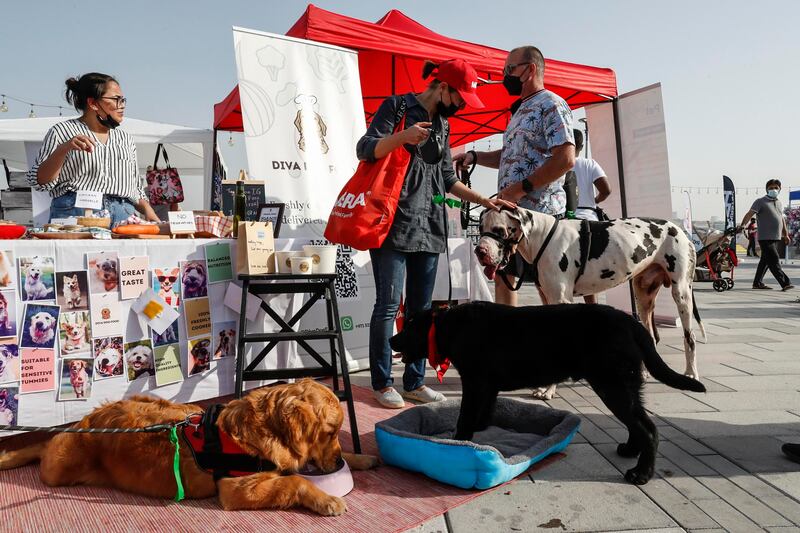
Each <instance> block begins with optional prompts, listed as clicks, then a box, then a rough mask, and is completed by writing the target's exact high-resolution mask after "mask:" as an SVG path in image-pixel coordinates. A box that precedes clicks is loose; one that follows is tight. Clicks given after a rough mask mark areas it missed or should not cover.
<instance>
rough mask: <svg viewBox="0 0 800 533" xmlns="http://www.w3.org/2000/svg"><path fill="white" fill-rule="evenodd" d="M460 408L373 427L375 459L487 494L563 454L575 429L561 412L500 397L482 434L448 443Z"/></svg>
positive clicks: (411, 412) (433, 407) (429, 408)
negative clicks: (376, 446)
mask: <svg viewBox="0 0 800 533" xmlns="http://www.w3.org/2000/svg"><path fill="white" fill-rule="evenodd" d="M460 408H461V401H460V400H446V401H443V402H436V403H433V404H427V405H420V406H418V407H413V408H411V409H408V410H407V411H404V412H402V413H400V414H399V415H397V416H395V417H392V418H390V419H388V420H384V421H383V422H379V423H377V424H375V439H376V440H377V442H378V450H379V451H380V454H381V458H382V459H383V461H384V462H385V463H386V464H390V465H394V466H398V467H400V468H404V469H406V470H412V471H414V472H421V473H423V474H425V475H426V476H428V477H432V478H433V479H436V480H438V481H441V482H443V483H447V484H450V485H455V486H456V487H461V488H463V489H470V488H476V489H488V488H490V487H494V486H496V485H499V484H501V483H505V482H506V481H509V480H511V479H513V478H514V477H516V476H518V475H519V474H521V473H522V472H524V471H525V470H527V469H528V468H529V467H530V466H531V465H532V464H534V463H536V462H538V461H541V460H542V459H544V458H545V457H547V456H548V455H550V454H553V453H556V452H560V451H561V450H563V449H564V448H566V447H567V445H568V444H569V443H570V441H571V440H572V437H574V436H575V433H576V432H577V431H578V427H579V426H580V418H578V417H577V416H576V415H574V414H572V413H569V412H567V411H559V410H556V409H550V408H549V407H544V406H542V405H536V404H530V403H525V402H522V401H520V400H514V399H511V398H505V397H502V396H501V397H498V398H497V406H496V408H495V411H494V415H493V417H492V421H491V424H490V425H489V427H488V428H486V429H485V430H484V431H480V432H478V433H476V434H475V435H474V437H473V440H472V441H460V440H453V439H452V436H453V434H454V433H455V428H456V421H457V420H458V413H459V409H460Z"/></svg>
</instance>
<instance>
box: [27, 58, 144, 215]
mask: <svg viewBox="0 0 800 533" xmlns="http://www.w3.org/2000/svg"><path fill="white" fill-rule="evenodd" d="M65 83H66V85H67V91H66V99H67V101H68V102H69V103H71V104H72V105H74V106H75V109H76V110H78V111H80V112H82V115H81V116H80V117H78V118H74V119H70V120H66V121H64V122H60V123H58V124H56V125H54V126H53V127H52V128H50V130H49V131H48V132H47V135H45V138H44V143H43V145H42V149H41V150H40V151H39V155H38V156H37V158H36V162H35V163H34V165H33V167H31V169H30V171H29V172H28V181H29V182H30V183H31V186H33V187H35V188H37V189H38V190H41V191H47V192H49V193H50V196H52V197H53V200H52V203H51V204H50V219H51V220H52V219H54V218H66V217H74V216H83V215H84V214H85V213H86V208H85V207H76V206H75V200H76V196H77V192H78V191H94V192H101V193H103V208H104V209H107V210H108V211H109V213H110V214H111V224H112V227H113V226H116V225H117V224H119V223H120V222H122V221H123V220H125V219H127V218H128V217H129V216H130V215H132V214H133V213H134V212H135V211H136V210H139V211H140V212H141V213H142V214H143V215H144V216H145V217H146V218H147V220H151V221H155V222H157V221H158V216H157V215H156V214H155V212H153V208H152V207H150V204H149V203H148V201H147V197H146V196H145V192H144V187H143V183H142V180H141V179H140V178H139V172H138V166H137V162H136V145H135V144H134V142H133V138H132V137H131V136H130V135H129V134H127V133H125V132H124V131H122V130H119V129H117V126H119V125H120V123H121V122H122V120H123V118H124V115H125V103H126V100H125V97H124V96H123V95H122V89H121V88H120V86H119V83H117V80H115V79H114V78H113V77H111V76H109V75H107V74H100V73H97V72H91V73H88V74H84V75H83V76H81V77H80V78H78V79H76V78H70V79H68V80H67V81H66V82H65Z"/></svg>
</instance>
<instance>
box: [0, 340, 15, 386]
mask: <svg viewBox="0 0 800 533" xmlns="http://www.w3.org/2000/svg"><path fill="white" fill-rule="evenodd" d="M14 381H19V347H18V346H17V339H13V338H12V339H0V383H11V382H14Z"/></svg>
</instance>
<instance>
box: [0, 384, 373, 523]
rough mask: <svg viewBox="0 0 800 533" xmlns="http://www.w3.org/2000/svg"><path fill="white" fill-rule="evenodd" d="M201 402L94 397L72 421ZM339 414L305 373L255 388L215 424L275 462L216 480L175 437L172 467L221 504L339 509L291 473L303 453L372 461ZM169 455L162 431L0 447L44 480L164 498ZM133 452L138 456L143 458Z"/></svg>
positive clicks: (115, 418) (126, 422)
mask: <svg viewBox="0 0 800 533" xmlns="http://www.w3.org/2000/svg"><path fill="white" fill-rule="evenodd" d="M200 411H202V409H201V408H199V407H198V406H196V405H189V404H177V403H173V402H170V401H167V400H161V399H157V398H153V397H148V396H134V397H132V398H130V399H127V400H121V401H118V402H113V403H107V404H105V405H103V406H101V407H98V408H97V409H95V410H94V411H92V412H91V413H90V414H88V415H87V416H85V417H84V418H83V419H82V420H81V421H80V422H78V423H76V424H75V427H81V428H90V427H98V428H100V427H103V428H107V427H131V428H132V427H144V426H149V425H152V424H162V423H165V422H178V421H182V420H184V419H186V417H187V416H189V415H191V414H193V413H198V412H200ZM343 418H344V414H343V413H342V408H341V406H340V405H339V400H338V399H337V398H336V396H335V395H334V394H333V392H331V390H330V389H328V388H327V387H326V386H324V385H322V384H320V383H317V382H316V381H313V380H310V379H304V380H302V381H300V382H298V383H292V384H287V385H276V386H273V387H265V388H261V389H257V390H254V391H251V392H250V393H249V394H248V395H247V396H245V397H244V398H242V399H239V400H233V401H231V402H230V403H228V404H227V405H226V406H225V409H223V411H222V413H221V414H220V416H219V419H218V421H217V426H218V427H219V428H220V429H221V430H222V431H224V432H226V433H227V434H228V435H230V437H231V438H232V439H233V441H234V442H236V444H238V445H239V446H240V447H241V448H242V449H243V450H244V451H245V452H247V453H248V454H250V455H254V456H258V457H261V458H263V459H268V460H269V461H272V462H273V463H274V464H275V465H276V466H277V469H276V470H274V471H269V472H259V473H256V474H250V475H247V476H243V477H230V478H222V479H220V480H219V481H218V482H216V483H215V482H214V479H213V477H212V475H211V474H209V473H206V472H205V471H203V470H201V469H200V468H199V467H198V466H197V464H196V463H195V461H194V459H193V458H192V454H191V452H190V450H189V449H188V448H187V446H186V445H185V444H184V443H183V441H181V449H180V469H181V478H182V479H183V484H184V488H185V492H186V497H187V498H210V497H211V496H214V495H215V494H216V495H217V497H218V498H219V501H220V503H221V504H222V507H223V508H224V509H226V510H229V511H232V510H238V509H286V508H290V507H295V506H301V507H305V508H307V509H309V510H311V511H314V512H316V513H319V514H321V515H324V516H335V515H340V514H342V513H344V512H345V511H346V510H347V506H346V505H345V502H344V500H343V499H341V498H337V497H335V496H331V495H329V494H327V493H325V492H323V491H322V490H320V489H319V488H317V486H316V485H314V484H313V483H311V482H310V481H308V480H307V479H305V478H304V477H301V476H299V475H295V473H296V472H297V471H298V469H299V468H301V467H302V466H304V465H305V464H306V463H309V462H311V463H312V464H313V465H315V466H316V467H317V468H319V469H321V470H322V471H323V472H332V471H333V470H335V468H336V463H337V461H338V459H339V458H340V457H342V458H344V460H345V461H347V463H348V465H349V466H350V468H351V469H353V470H366V469H368V468H372V467H374V466H376V465H377V462H378V461H377V458H376V457H374V456H369V455H355V454H347V453H342V449H341V447H340V445H339V428H340V427H341V425H342V420H343ZM173 455H174V448H173V447H172V445H171V444H170V443H169V434H168V433H167V432H161V433H131V434H127V435H97V434H85V433H61V434H59V435H56V436H55V437H54V438H53V439H52V440H50V441H49V442H46V443H40V444H36V445H33V446H30V447H28V448H23V449H21V450H17V451H11V452H0V470H7V469H11V468H16V467H19V466H22V465H25V464H28V463H31V462H34V461H36V460H40V461H41V471H40V478H41V480H42V482H43V483H44V484H46V485H48V486H51V487H54V486H63V485H94V486H102V487H115V488H117V489H120V490H123V491H127V492H132V493H135V494H141V495H144V496H150V497H154V498H165V499H171V498H173V497H174V496H175V492H176V484H175V477H174V474H173V470H172V460H173ZM142 457H146V458H147V460H146V461H142V460H141V458H142Z"/></svg>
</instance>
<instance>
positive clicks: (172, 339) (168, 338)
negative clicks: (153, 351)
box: [150, 318, 179, 348]
mask: <svg viewBox="0 0 800 533" xmlns="http://www.w3.org/2000/svg"><path fill="white" fill-rule="evenodd" d="M150 334H151V335H152V336H153V347H154V348H155V347H158V346H166V345H167V344H176V343H177V342H178V340H179V339H178V319H177V318H176V319H175V320H174V321H173V322H172V324H170V325H169V327H168V328H167V329H165V330H164V333H161V334H158V333H156V332H155V330H154V329H150Z"/></svg>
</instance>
